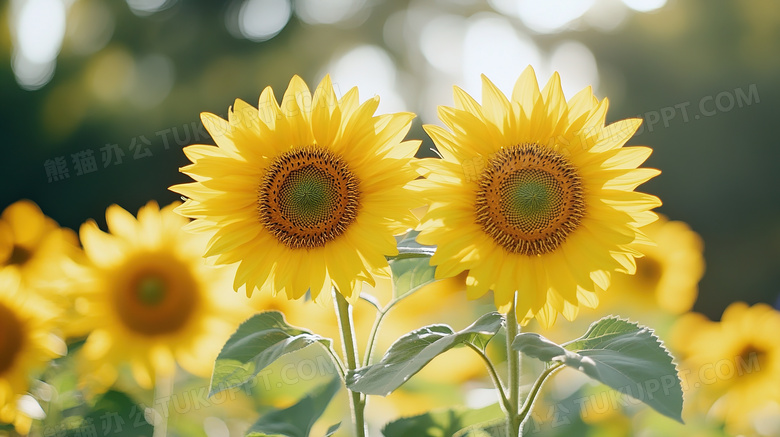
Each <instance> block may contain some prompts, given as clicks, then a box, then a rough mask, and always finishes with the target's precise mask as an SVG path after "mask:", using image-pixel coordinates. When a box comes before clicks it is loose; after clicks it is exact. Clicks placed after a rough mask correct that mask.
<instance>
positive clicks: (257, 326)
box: [209, 311, 331, 396]
mask: <svg viewBox="0 0 780 437" xmlns="http://www.w3.org/2000/svg"><path fill="white" fill-rule="evenodd" d="M317 342H319V343H322V344H323V345H324V346H325V347H330V343H331V341H330V339H327V338H324V337H320V336H319V335H316V334H312V333H311V332H309V331H307V330H305V329H302V328H296V327H294V326H290V325H289V324H288V323H287V321H285V319H284V316H283V315H282V313H280V312H279V311H265V312H262V313H260V314H255V315H254V316H252V317H250V318H249V319H248V320H246V321H245V322H244V323H242V324H241V326H239V327H238V329H237V330H236V332H234V333H233V335H232V336H230V339H229V340H228V341H227V343H225V346H223V347H222V351H221V352H220V353H219V356H218V357H217V361H216V362H215V363H214V372H213V374H212V377H211V387H210V388H209V396H212V395H214V394H215V393H217V392H219V391H221V390H225V389H227V388H231V387H235V386H238V385H241V384H243V383H245V382H247V381H249V380H250V379H251V378H253V377H255V376H256V375H257V374H258V373H259V372H260V371H261V370H263V369H264V368H265V367H267V366H268V365H270V364H271V363H273V362H274V361H276V360H277V359H278V358H279V357H281V356H282V355H285V354H288V353H290V352H294V351H297V350H299V349H303V348H305V347H306V346H308V345H310V344H312V343H317Z"/></svg>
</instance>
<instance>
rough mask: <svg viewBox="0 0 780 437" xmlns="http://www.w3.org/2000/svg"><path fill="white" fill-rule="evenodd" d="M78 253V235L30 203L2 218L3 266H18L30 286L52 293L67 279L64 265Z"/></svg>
mask: <svg viewBox="0 0 780 437" xmlns="http://www.w3.org/2000/svg"><path fill="white" fill-rule="evenodd" d="M77 253H78V238H77V237H76V234H75V233H74V232H73V231H72V230H70V229H67V228H60V227H59V225H57V222H55V221H54V220H52V219H51V218H49V217H46V216H45V215H44V214H43V212H42V211H41V209H40V208H39V207H38V205H36V204H35V203H34V202H32V201H30V200H20V201H18V202H15V203H13V204H11V205H10V206H8V207H7V208H6V209H5V210H4V211H3V213H2V215H0V266H8V265H12V266H16V267H17V268H18V269H19V271H20V272H21V274H22V280H23V281H25V283H26V284H27V285H32V286H34V287H35V288H36V289H39V290H44V291H51V290H52V288H53V287H56V286H58V284H59V283H61V280H62V278H64V275H63V270H62V267H63V262H67V261H66V260H67V259H68V258H69V257H72V256H75V255H76V254H77ZM59 285H61V284H59ZM49 294H51V293H49Z"/></svg>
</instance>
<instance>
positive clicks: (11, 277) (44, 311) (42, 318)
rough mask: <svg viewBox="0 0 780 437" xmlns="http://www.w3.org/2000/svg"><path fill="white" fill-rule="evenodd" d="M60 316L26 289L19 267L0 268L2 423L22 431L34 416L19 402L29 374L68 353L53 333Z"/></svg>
mask: <svg viewBox="0 0 780 437" xmlns="http://www.w3.org/2000/svg"><path fill="white" fill-rule="evenodd" d="M57 316H58V314H57V311H56V308H55V307H53V306H51V305H50V304H49V303H48V302H47V301H45V300H43V299H41V298H40V297H39V296H37V295H36V294H33V293H29V292H27V290H25V289H24V286H23V284H22V283H21V277H20V273H19V269H18V268H16V267H4V268H3V269H2V270H0V423H13V424H14V425H15V427H16V430H17V431H18V432H19V433H21V434H27V432H28V431H29V429H30V425H31V423H32V419H31V418H29V417H27V416H25V415H24V414H23V413H21V412H20V411H18V410H17V406H16V405H17V401H18V400H19V397H20V396H22V395H24V394H25V393H26V392H27V390H28V388H29V381H30V375H32V374H34V372H36V371H38V370H40V369H41V368H43V367H44V365H45V364H46V363H47V362H48V361H50V360H51V359H53V358H56V357H57V356H60V355H64V354H65V352H66V351H65V343H64V342H63V341H62V340H60V339H58V338H57V337H56V336H54V334H53V329H54V327H55V325H56V323H55V322H56V318H57Z"/></svg>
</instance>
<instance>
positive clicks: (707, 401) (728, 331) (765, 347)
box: [671, 302, 780, 435]
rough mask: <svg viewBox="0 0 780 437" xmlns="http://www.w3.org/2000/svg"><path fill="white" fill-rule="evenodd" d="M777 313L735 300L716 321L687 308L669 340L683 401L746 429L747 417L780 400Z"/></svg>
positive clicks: (732, 426)
mask: <svg viewBox="0 0 780 437" xmlns="http://www.w3.org/2000/svg"><path fill="white" fill-rule="evenodd" d="M778 332H780V312H778V311H777V310H775V309H774V308H772V307H771V306H769V305H766V304H763V303H759V304H755V305H753V306H748V305H747V304H745V303H743V302H735V303H732V304H731V305H729V306H728V308H726V310H725V311H724V312H723V315H722V316H721V320H720V322H713V321H710V320H708V319H707V318H706V317H704V316H702V315H701V314H696V313H689V314H686V315H685V316H683V317H682V318H681V319H680V320H679V321H678V322H677V323H676V324H675V326H674V329H673V336H672V341H671V344H672V346H673V348H674V349H675V350H676V352H677V353H678V355H679V356H680V357H682V358H683V365H682V366H681V373H680V375H681V377H682V378H681V379H682V380H683V387H684V388H685V389H687V391H688V392H689V393H688V394H689V395H690V396H688V399H689V400H691V401H692V402H689V405H692V406H693V407H694V410H698V411H696V412H699V413H708V414H710V415H713V416H714V417H717V418H719V419H720V420H722V421H723V422H724V423H725V424H726V429H727V430H728V431H729V432H730V433H734V434H732V435H736V434H738V433H747V434H750V431H749V429H750V426H751V422H752V421H753V420H754V419H756V418H757V417H758V416H760V415H761V414H762V412H763V411H764V410H765V409H766V408H767V407H772V406H774V405H775V404H780V339H779V338H778V336H777V333H778Z"/></svg>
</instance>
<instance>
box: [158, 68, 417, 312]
mask: <svg viewBox="0 0 780 437" xmlns="http://www.w3.org/2000/svg"><path fill="white" fill-rule="evenodd" d="M378 104H379V97H376V96H375V97H373V98H371V99H369V100H367V101H366V102H364V103H362V104H359V101H358V91H357V88H352V89H351V90H350V91H348V92H347V93H346V94H345V95H344V96H343V97H342V98H341V99H340V100H337V99H336V95H335V93H334V91H333V86H332V84H331V81H330V78H328V77H325V79H323V80H322V82H321V83H320V85H319V86H318V87H317V89H316V90H315V92H314V95H313V97H312V94H311V93H310V92H309V89H308V88H307V86H306V84H305V83H304V82H303V80H301V78H299V77H298V76H294V77H293V78H292V80H291V81H290V84H289V86H288V88H287V91H286V92H285V94H284V97H283V98H282V103H281V106H280V105H279V104H277V102H276V98H275V97H274V93H273V91H272V90H271V88H270V87H268V88H266V89H265V90H264V91H263V92H262V94H261V96H260V102H259V109H258V108H254V107H252V106H250V105H249V104H247V103H245V102H243V101H241V100H236V102H235V105H234V106H233V108H232V109H231V110H230V111H229V113H228V120H223V119H221V118H219V117H217V116H216V115H213V114H208V113H204V114H202V116H201V118H202V121H203V124H204V125H205V127H206V129H207V130H208V131H209V133H210V134H211V135H212V137H213V138H214V141H216V143H217V147H213V146H205V145H193V146H189V147H187V148H185V149H184V151H185V154H186V155H187V157H188V158H190V160H192V162H193V164H191V165H188V166H186V167H183V168H182V172H184V173H186V174H188V175H190V176H191V177H192V178H193V179H194V180H195V181H196V182H192V183H188V184H181V185H176V186H173V187H171V190H173V191H175V192H177V193H180V194H183V195H184V196H187V197H188V198H189V199H188V200H187V201H186V202H185V203H184V204H183V205H182V206H180V207H179V208H177V212H179V213H181V214H183V215H185V216H187V217H192V218H194V219H195V221H194V222H193V223H192V225H190V226H188V228H189V229H191V230H196V231H202V232H206V233H208V234H209V235H210V241H209V246H208V250H207V251H206V252H205V256H207V257H214V261H215V263H216V264H231V263H240V264H239V265H238V268H237V273H236V277H235V281H234V288H235V289H236V290H238V288H239V287H241V286H242V285H246V290H247V293H249V294H251V293H252V292H253V291H254V290H255V289H269V290H271V291H272V292H273V293H285V294H286V295H287V297H288V298H289V299H298V298H301V297H302V296H304V294H305V293H306V291H307V290H310V291H311V297H312V298H313V299H315V300H317V299H320V298H321V297H322V296H325V297H326V298H327V297H328V296H330V290H331V288H332V287H333V286H335V287H336V288H337V289H338V291H339V292H340V293H341V294H342V295H344V297H346V298H347V299H349V300H350V301H351V302H352V303H354V302H355V301H356V300H357V298H358V296H359V294H360V289H361V286H362V282H363V281H365V282H367V283H369V284H371V285H374V284H375V276H381V275H387V274H388V268H387V266H388V264H387V260H386V258H385V256H387V255H395V254H397V253H398V251H397V248H396V242H395V239H394V238H393V236H394V235H397V234H400V233H403V232H405V231H407V230H408V229H410V228H413V227H414V226H416V224H417V221H416V220H415V217H414V215H413V214H412V213H411V212H410V209H412V208H414V207H418V206H420V205H421V202H420V201H419V200H418V199H417V198H415V197H414V196H413V195H411V194H412V193H411V191H410V190H408V189H407V188H406V184H407V183H408V182H410V181H412V180H413V179H415V177H416V172H415V171H414V170H413V169H412V168H411V166H410V162H411V159H412V158H413V156H414V153H415V152H416V150H417V148H418V147H419V142H418V141H402V139H403V137H404V136H405V135H406V133H407V132H408V130H409V127H410V125H411V120H412V118H413V117H414V115H413V114H410V113H397V114H388V115H379V116H375V115H374V112H375V111H376V108H377V105H378Z"/></svg>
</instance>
